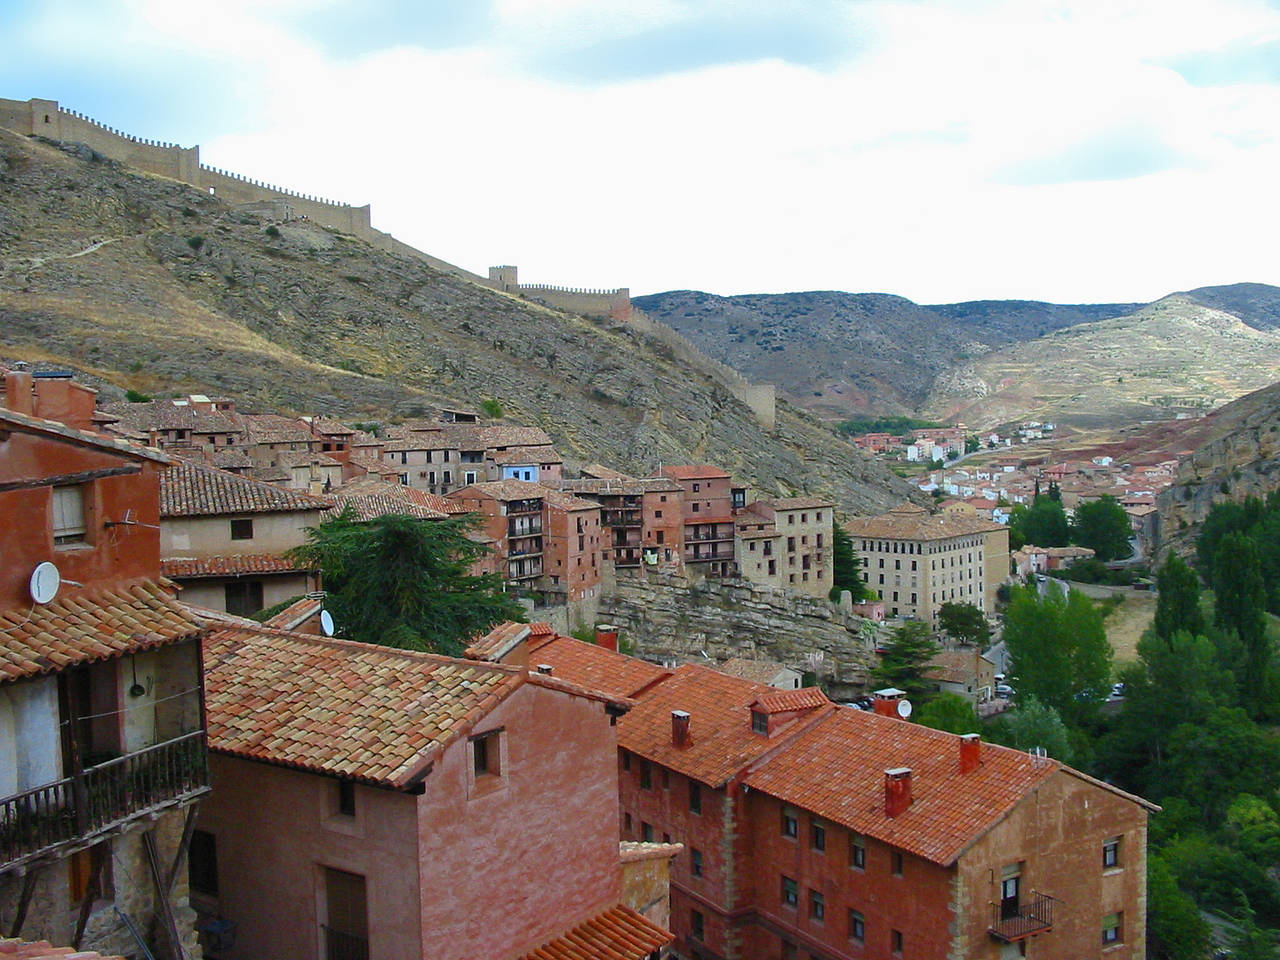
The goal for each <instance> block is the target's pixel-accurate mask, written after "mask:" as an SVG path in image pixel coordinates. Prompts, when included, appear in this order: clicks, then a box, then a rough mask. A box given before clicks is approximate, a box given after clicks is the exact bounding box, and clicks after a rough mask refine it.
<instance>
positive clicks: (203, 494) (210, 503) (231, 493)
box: [160, 460, 329, 518]
mask: <svg viewBox="0 0 1280 960" xmlns="http://www.w3.org/2000/svg"><path fill="white" fill-rule="evenodd" d="M328 509H329V504H328V503H327V502H326V501H324V500H321V499H319V498H318V497H312V496H309V495H307V494H305V493H302V492H300V491H297V490H285V489H283V488H281V487H277V486H273V485H272V484H269V483H263V482H262V481H261V480H253V479H251V478H249V477H242V476H239V475H238V474H234V473H228V472H227V471H226V470H219V469H218V468H217V467H211V466H209V465H208V464H205V463H199V462H197V461H195V460H177V461H176V462H175V463H174V465H173V466H172V467H170V468H169V469H168V470H166V471H164V472H163V473H161V474H160V516H161V517H162V518H163V517H209V516H221V515H222V514H242V513H283V512H293V511H298V510H328Z"/></svg>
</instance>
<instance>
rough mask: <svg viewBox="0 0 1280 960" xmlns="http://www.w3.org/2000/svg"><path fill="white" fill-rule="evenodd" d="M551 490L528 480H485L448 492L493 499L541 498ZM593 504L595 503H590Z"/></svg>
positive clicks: (456, 495) (458, 496) (452, 494)
mask: <svg viewBox="0 0 1280 960" xmlns="http://www.w3.org/2000/svg"><path fill="white" fill-rule="evenodd" d="M550 492H552V491H551V488H550V487H544V486H543V485H542V484H540V483H530V482H529V481H528V480H487V481H484V482H482V483H473V484H470V485H468V486H465V487H463V488H462V489H461V490H455V491H453V493H451V494H449V497H450V499H454V498H461V497H463V496H466V497H481V496H483V497H491V498H493V499H494V500H541V499H543V498H544V497H546V495H547V494H548V493H550ZM592 506H595V504H592Z"/></svg>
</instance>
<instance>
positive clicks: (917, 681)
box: [871, 621, 938, 702]
mask: <svg viewBox="0 0 1280 960" xmlns="http://www.w3.org/2000/svg"><path fill="white" fill-rule="evenodd" d="M937 652H938V645H937V644H936V643H934V642H933V637H931V636H930V635H929V627H928V626H927V625H926V624H923V623H920V622H918V621H912V622H910V623H905V624H903V625H902V626H900V627H898V628H897V629H896V630H894V631H893V638H892V639H891V640H890V641H889V642H888V643H887V644H886V645H885V648H884V653H883V655H882V656H881V658H880V665H879V666H878V667H876V668H875V669H874V670H872V671H871V677H872V679H873V680H874V681H875V683H876V684H877V685H880V686H884V687H897V688H898V689H899V690H902V691H905V692H906V694H907V696H908V697H910V698H911V699H912V700H915V701H918V702H922V701H924V700H925V699H927V698H928V697H929V696H930V695H932V694H933V692H934V691H933V684H932V683H931V682H930V681H928V680H926V679H924V674H925V671H926V670H928V669H929V662H930V661H931V660H932V659H933V657H934V655H935V654H936V653H937Z"/></svg>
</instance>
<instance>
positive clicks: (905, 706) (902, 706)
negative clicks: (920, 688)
mask: <svg viewBox="0 0 1280 960" xmlns="http://www.w3.org/2000/svg"><path fill="white" fill-rule="evenodd" d="M898 716H900V717H901V718H902V719H903V720H905V719H907V717H909V716H911V701H910V700H899V701H898Z"/></svg>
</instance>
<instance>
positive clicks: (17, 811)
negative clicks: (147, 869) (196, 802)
mask: <svg viewBox="0 0 1280 960" xmlns="http://www.w3.org/2000/svg"><path fill="white" fill-rule="evenodd" d="M208 785H209V766H208V751H207V748H206V745H205V734H204V731H203V730H197V731H195V732H194V733H188V734H184V735H183V736H180V737H175V738H174V739H172V740H167V741H165V742H164V743H157V744H155V745H154V746H150V747H145V748H143V749H142V750H137V751H134V752H133V753H129V754H126V755H125V756H123V757H118V758H116V759H113V760H108V761H106V762H105V763H100V764H97V765H95V766H92V767H88V768H87V769H85V770H84V771H83V772H82V773H81V774H80V775H78V776H74V777H66V778H64V779H62V780H55V781H53V782H51V783H46V784H43V785H41V786H39V787H35V788H34V789H32V790H26V791H24V792H22V793H17V794H14V795H12V796H9V797H3V798H0V869H3V868H4V867H7V866H11V865H13V864H15V863H18V862H21V861H25V860H29V859H33V858H34V857H37V856H40V855H43V854H45V853H49V852H52V851H53V850H55V849H56V848H57V847H59V846H61V845H63V844H66V843H71V842H74V841H76V840H80V839H82V838H84V837H86V836H90V835H92V834H94V833H97V832H99V831H102V830H105V829H107V828H108V827H110V826H112V825H113V824H116V823H121V822H124V821H127V820H130V819H133V818H134V817H137V816H140V815H142V814H143V813H145V812H147V811H149V810H154V809H155V808H157V807H161V806H164V805H165V804H168V803H173V802H176V801H180V800H183V799H185V798H187V797H188V796H190V795H192V794H194V793H197V792H198V791H200V790H203V789H204V788H205V787H207V786H208Z"/></svg>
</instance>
